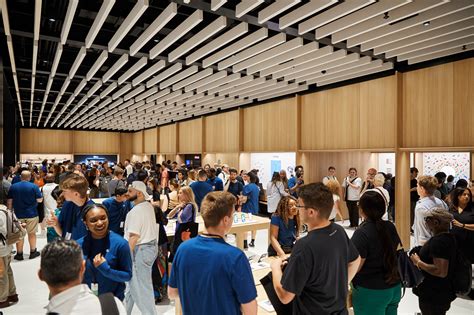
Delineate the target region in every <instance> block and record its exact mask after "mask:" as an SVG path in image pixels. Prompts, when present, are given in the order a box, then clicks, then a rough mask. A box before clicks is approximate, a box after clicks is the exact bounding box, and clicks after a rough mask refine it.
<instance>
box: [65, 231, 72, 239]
mask: <svg viewBox="0 0 474 315" xmlns="http://www.w3.org/2000/svg"><path fill="white" fill-rule="evenodd" d="M71 236H72V234H71V233H69V232H66V237H65V239H66V241H69V240H70V239H71Z"/></svg>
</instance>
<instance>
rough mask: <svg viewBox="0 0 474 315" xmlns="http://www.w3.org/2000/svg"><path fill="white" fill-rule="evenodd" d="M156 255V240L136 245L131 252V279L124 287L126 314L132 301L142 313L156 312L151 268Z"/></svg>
mask: <svg viewBox="0 0 474 315" xmlns="http://www.w3.org/2000/svg"><path fill="white" fill-rule="evenodd" d="M157 255H158V245H157V243H156V241H152V242H149V243H145V244H141V245H137V246H136V247H135V250H134V252H133V255H132V256H133V268H132V279H130V281H129V282H127V287H126V289H125V305H126V309H127V314H129V315H130V314H132V309H133V305H134V303H137V306H138V309H139V310H140V312H141V313H142V314H143V315H154V314H157V313H156V307H155V297H154V294H153V283H152V278H151V270H152V266H153V263H154V262H155V259H156V257H157Z"/></svg>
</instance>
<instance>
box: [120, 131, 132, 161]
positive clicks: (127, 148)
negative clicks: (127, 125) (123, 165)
mask: <svg viewBox="0 0 474 315" xmlns="http://www.w3.org/2000/svg"><path fill="white" fill-rule="evenodd" d="M132 151H133V134H132V133H129V132H127V133H125V132H121V133H120V151H119V155H120V156H119V159H120V161H122V162H123V161H125V160H126V159H129V160H130V159H131V158H132V153H133V152H132Z"/></svg>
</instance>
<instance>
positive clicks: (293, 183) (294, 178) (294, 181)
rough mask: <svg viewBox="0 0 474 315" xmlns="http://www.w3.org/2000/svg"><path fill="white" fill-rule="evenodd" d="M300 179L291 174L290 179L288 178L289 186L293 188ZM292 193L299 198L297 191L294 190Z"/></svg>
mask: <svg viewBox="0 0 474 315" xmlns="http://www.w3.org/2000/svg"><path fill="white" fill-rule="evenodd" d="M297 182H298V180H297V178H296V177H295V176H291V177H290V179H289V180H288V188H293V187H295V186H296V184H297ZM300 184H303V181H301V182H300ZM291 195H292V196H293V197H295V198H298V194H297V193H296V191H294V192H292V193H291Z"/></svg>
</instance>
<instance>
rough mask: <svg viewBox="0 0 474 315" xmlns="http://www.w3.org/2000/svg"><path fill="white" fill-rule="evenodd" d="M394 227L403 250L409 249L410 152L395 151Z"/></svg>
mask: <svg viewBox="0 0 474 315" xmlns="http://www.w3.org/2000/svg"><path fill="white" fill-rule="evenodd" d="M395 163H396V164H395V165H396V166H395V168H396V177H395V200H396V203H395V223H396V224H395V225H396V226H397V231H398V234H399V235H400V239H401V240H402V243H403V246H404V248H405V249H409V248H410V152H408V151H403V152H402V151H397V153H396V162H395Z"/></svg>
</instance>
